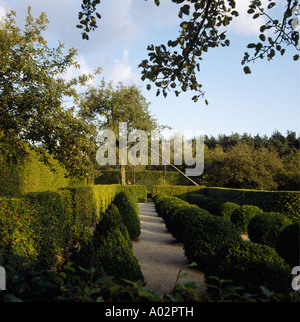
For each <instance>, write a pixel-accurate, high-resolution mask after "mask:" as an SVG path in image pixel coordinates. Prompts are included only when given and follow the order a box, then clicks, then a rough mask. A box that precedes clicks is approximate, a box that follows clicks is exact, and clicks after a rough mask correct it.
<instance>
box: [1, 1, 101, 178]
mask: <svg viewBox="0 0 300 322" xmlns="http://www.w3.org/2000/svg"><path fill="white" fill-rule="evenodd" d="M15 16H16V14H15V13H14V12H13V11H12V12H11V13H10V14H8V15H7V19H6V22H5V28H1V30H0V44H1V45H0V54H1V62H0V84H1V87H0V114H1V118H0V141H1V142H4V143H5V145H6V146H8V147H9V149H7V148H5V147H4V149H3V150H2V148H3V146H2V144H1V153H2V154H4V155H6V156H7V157H8V160H10V161H16V160H17V159H21V158H22V157H23V156H24V154H26V153H25V152H26V151H25V150H26V149H25V144H24V143H28V144H29V147H30V148H31V149H32V150H34V151H35V152H36V153H37V154H38V155H39V159H40V160H41V161H42V162H44V163H45V164H46V165H49V166H51V165H52V159H51V158H50V157H49V153H50V155H52V156H53V157H54V159H56V160H58V161H59V162H60V164H61V165H63V166H64V167H65V169H66V170H67V171H68V172H67V175H69V176H75V177H76V176H77V177H78V176H83V177H86V176H87V175H89V174H93V173H95V170H94V161H93V160H91V157H93V155H94V154H95V151H96V146H95V142H94V139H93V138H94V137H95V132H94V129H93V127H91V126H89V125H88V124H86V123H85V122H84V121H83V120H82V119H80V118H78V117H76V114H75V110H74V108H66V107H64V106H63V101H64V100H66V99H71V100H73V101H74V100H75V99H76V98H77V93H76V90H75V86H76V85H85V83H86V82H87V80H89V79H90V77H92V76H91V75H89V76H87V75H83V76H80V77H79V78H77V79H75V78H74V79H71V80H70V81H66V80H65V78H64V73H66V71H67V70H68V69H69V68H71V67H79V65H78V63H77V62H76V59H75V58H76V55H77V53H76V50H75V49H70V50H69V51H68V53H67V54H64V53H63V48H64V45H63V44H61V43H59V45H58V47H57V48H50V47H48V45H47V42H46V40H45V39H44V38H43V36H42V32H43V31H45V30H46V28H47V24H48V20H47V17H46V15H45V14H44V13H42V14H41V15H40V16H39V17H38V18H37V19H34V18H33V16H32V14H31V8H30V7H28V14H27V18H26V22H25V28H24V31H21V29H20V28H18V27H17V26H16V22H15ZM41 147H42V148H41ZM5 151H6V152H5ZM7 151H10V153H7Z"/></svg>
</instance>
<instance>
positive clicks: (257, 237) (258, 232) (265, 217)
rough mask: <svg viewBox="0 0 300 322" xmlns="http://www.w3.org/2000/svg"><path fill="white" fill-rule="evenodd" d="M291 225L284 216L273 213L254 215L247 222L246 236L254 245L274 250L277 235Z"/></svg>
mask: <svg viewBox="0 0 300 322" xmlns="http://www.w3.org/2000/svg"><path fill="white" fill-rule="evenodd" d="M291 223H292V222H291V221H290V220H289V219H288V218H287V217H286V216H285V215H282V214H279V213H275V212H270V213H262V214H259V215H255V216H254V217H253V218H252V219H251V220H250V221H249V224H248V236H249V238H250V240H251V241H253V242H255V243H259V244H263V245H267V246H270V247H273V248H275V247H276V241H277V238H278V235H279V234H280V233H281V231H282V230H283V229H284V228H285V227H287V226H288V225H290V224H291Z"/></svg>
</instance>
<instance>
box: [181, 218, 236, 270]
mask: <svg viewBox="0 0 300 322" xmlns="http://www.w3.org/2000/svg"><path fill="white" fill-rule="evenodd" d="M240 240H241V237H240V234H239V232H238V230H237V228H236V227H235V226H234V224H233V223H231V222H230V221H228V220H226V219H224V218H222V217H217V216H213V215H210V214H202V215H201V216H198V217H197V218H195V219H194V220H193V221H192V222H191V223H190V224H188V225H187V226H186V228H185V231H184V234H183V248H184V253H185V256H186V257H187V258H188V259H189V261H191V262H196V263H197V265H198V268H199V269H201V270H203V269H204V268H205V267H206V265H207V263H208V262H209V260H210V257H211V256H213V255H215V254H216V253H217V252H218V251H219V250H220V249H221V248H223V247H225V246H227V245H229V244H231V243H236V242H238V241H240Z"/></svg>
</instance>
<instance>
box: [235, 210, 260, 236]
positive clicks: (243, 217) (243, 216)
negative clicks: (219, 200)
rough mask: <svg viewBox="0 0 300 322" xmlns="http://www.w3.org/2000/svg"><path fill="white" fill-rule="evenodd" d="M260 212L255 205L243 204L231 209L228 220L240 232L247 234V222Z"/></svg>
mask: <svg viewBox="0 0 300 322" xmlns="http://www.w3.org/2000/svg"><path fill="white" fill-rule="evenodd" d="M262 213H263V211H262V210H261V209H260V208H258V207H256V206H252V205H244V206H241V207H238V208H236V209H235V210H234V211H233V213H232V215H231V217H230V221H231V222H232V223H234V225H235V226H236V227H237V229H238V231H239V232H240V233H241V234H248V224H249V222H250V220H251V218H253V217H254V216H255V215H258V214H262Z"/></svg>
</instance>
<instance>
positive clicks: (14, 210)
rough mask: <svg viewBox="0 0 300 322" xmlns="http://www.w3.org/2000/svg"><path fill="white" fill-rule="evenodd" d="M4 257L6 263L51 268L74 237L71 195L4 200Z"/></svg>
mask: <svg viewBox="0 0 300 322" xmlns="http://www.w3.org/2000/svg"><path fill="white" fill-rule="evenodd" d="M0 207H1V211H0V213H1V215H0V234H1V245H0V249H1V253H2V260H3V261H4V263H9V264H11V265H12V266H14V267H18V265H19V263H20V262H22V261H26V262H27V263H28V264H29V265H30V266H31V267H36V268H37V267H39V268H49V267H50V266H51V265H54V264H56V262H57V255H59V254H62V252H63V251H64V250H66V248H67V246H68V245H69V242H70V240H71V238H72V234H73V227H74V222H73V208H72V201H71V196H70V193H68V192H67V191H64V192H63V191H61V192H44V193H31V194H28V195H26V197H25V198H1V200H0Z"/></svg>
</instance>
